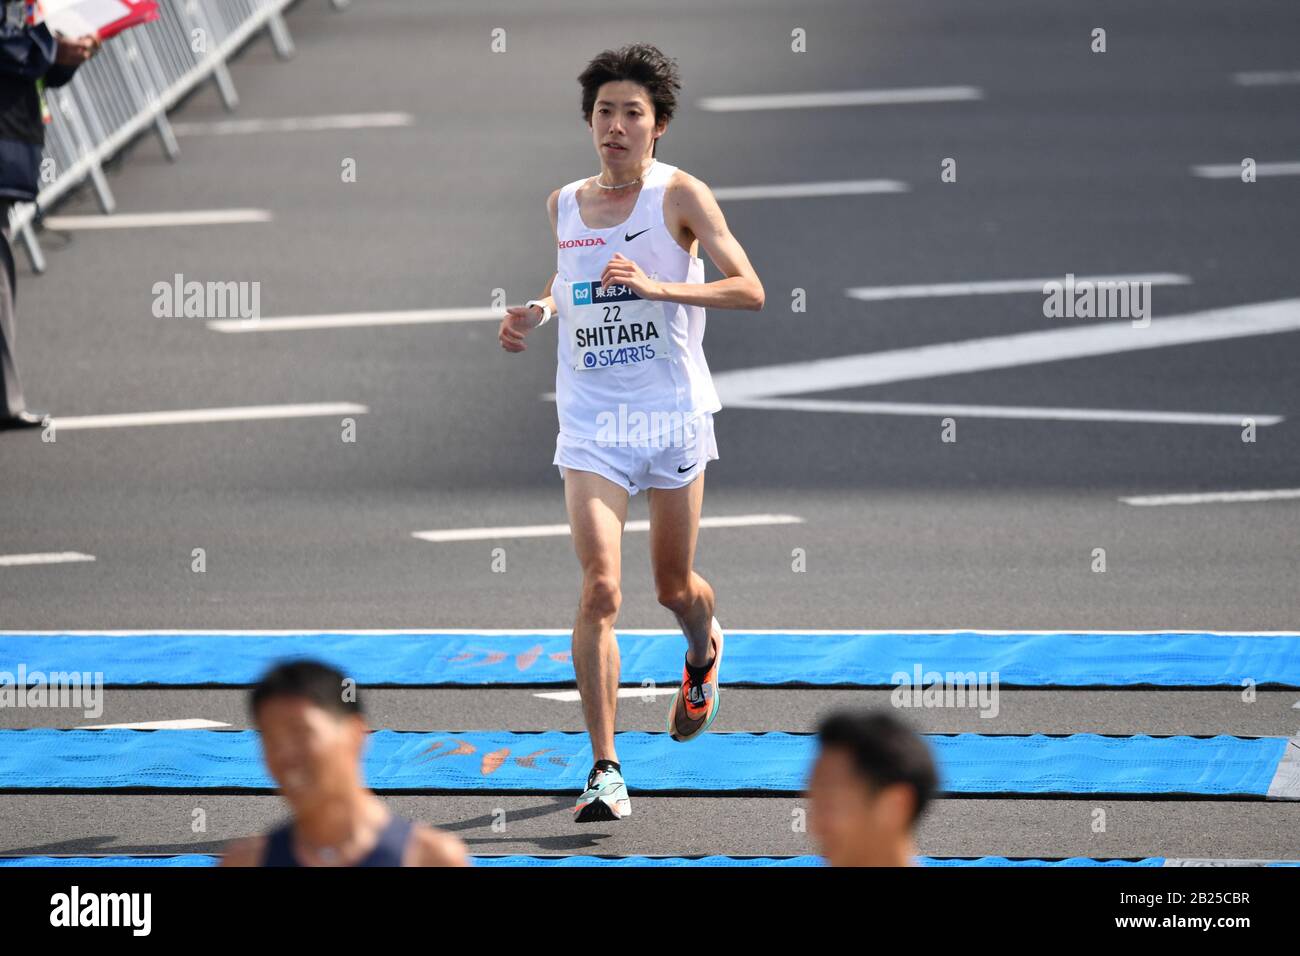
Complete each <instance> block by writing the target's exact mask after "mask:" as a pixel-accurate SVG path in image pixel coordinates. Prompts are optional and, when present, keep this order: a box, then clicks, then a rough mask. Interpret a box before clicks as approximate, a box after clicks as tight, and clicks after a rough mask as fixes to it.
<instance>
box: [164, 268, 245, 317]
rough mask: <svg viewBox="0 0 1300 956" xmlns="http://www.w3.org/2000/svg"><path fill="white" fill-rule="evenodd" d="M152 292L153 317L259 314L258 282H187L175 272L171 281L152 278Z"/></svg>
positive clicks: (243, 315) (242, 315)
mask: <svg viewBox="0 0 1300 956" xmlns="http://www.w3.org/2000/svg"><path fill="white" fill-rule="evenodd" d="M153 296H154V298H153V314H154V318H156V319H226V318H230V319H257V318H260V317H261V314H262V283H260V282H197V281H190V282H186V281H185V276H184V275H182V274H181V273H179V272H178V273H176V275H175V276H173V278H172V281H171V282H155V283H154V284H153Z"/></svg>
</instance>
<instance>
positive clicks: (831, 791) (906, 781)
mask: <svg viewBox="0 0 1300 956" xmlns="http://www.w3.org/2000/svg"><path fill="white" fill-rule="evenodd" d="M818 739H819V743H820V745H821V746H820V750H819V753H818V755H817V760H816V762H815V763H814V765H813V771H812V776H811V779H810V781H809V786H808V803H809V808H808V809H809V831H810V832H811V834H812V836H813V839H814V840H815V841H816V842H817V844H818V847H819V850H820V852H821V854H822V855H823V856H824V857H825V858H826V859H827V861H828V862H829V863H830V864H831V865H832V866H910V865H912V863H913V857H914V856H915V855H916V842H915V839H914V837H913V829H914V827H915V825H916V821H917V820H918V819H919V818H920V816H921V813H922V812H923V811H924V810H925V807H926V805H927V804H928V803H929V802H930V800H931V798H932V797H933V796H934V794H935V792H936V791H937V790H938V774H937V773H936V771H935V766H934V760H933V758H932V757H931V755H930V748H929V746H928V745H927V744H926V742H925V741H924V740H923V739H922V738H921V737H920V736H919V735H918V734H916V733H915V732H914V731H913V730H912V729H911V728H909V727H908V726H907V725H906V724H904V723H903V722H902V721H900V720H899V719H898V718H897V717H895V716H894V715H893V714H891V713H889V712H888V711H852V712H839V713H835V714H832V715H831V716H830V717H828V718H827V719H826V720H824V721H823V722H822V724H821V726H820V727H819V728H818Z"/></svg>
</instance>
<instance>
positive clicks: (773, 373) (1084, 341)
mask: <svg viewBox="0 0 1300 956" xmlns="http://www.w3.org/2000/svg"><path fill="white" fill-rule="evenodd" d="M1297 330H1300V299H1281V300H1278V301H1276V302H1261V303H1257V304H1255V305H1239V306H1230V307H1228V308H1226V309H1211V310H1209V311H1207V312H1193V313H1189V314H1187V315H1181V316H1168V317H1165V318H1161V317H1156V318H1154V319H1152V320H1151V324H1150V325H1149V326H1147V327H1145V328H1134V327H1133V323H1132V322H1131V321H1130V320H1127V319H1125V320H1120V321H1116V322H1099V323H1095V324H1086V325H1074V326H1069V327H1067V328H1063V329H1048V330H1045V331H1040V332H1021V333H1016V334H1013V335H994V336H990V337H988V338H980V339H965V340H963V341H958V342H940V343H937V344H935V345H921V346H916V347H914V348H905V349H890V350H888V351H884V352H867V353H863V354H859V355H842V356H838V357H836V358H828V359H814V360H812V361H806V362H791V363H788V364H782V365H766V366H761V367H759V368H749V369H738V370H736V371H731V372H715V373H714V375H713V383H714V385H715V386H716V387H717V389H718V392H719V394H720V395H721V397H722V401H723V402H724V403H726V402H728V401H731V402H738V401H741V400H743V399H750V398H772V397H774V396H777V395H800V394H803V393H806V392H828V391H831V390H833V389H839V388H860V387H862V386H865V385H881V384H884V383H887V382H906V381H913V380H916V379H923V378H934V377H938V376H942V375H957V374H962V373H967V372H983V371H989V370H992V369H1004V368H1016V367H1018V366H1023V365H1037V364H1039V363H1041V362H1059V361H1063V360H1065V359H1076V358H1087V357H1092V356H1098V355H1115V354H1119V353H1122V352H1130V351H1137V350H1140V349H1154V348H1164V347H1167V346H1173V345H1190V344H1192V343H1196V342H1214V341H1220V340H1223V339H1234V338H1240V337H1244V336H1251V335H1271V334H1274V333H1278V332H1294V331H1297Z"/></svg>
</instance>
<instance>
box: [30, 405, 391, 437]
mask: <svg viewBox="0 0 1300 956" xmlns="http://www.w3.org/2000/svg"><path fill="white" fill-rule="evenodd" d="M368 411H370V409H369V408H368V407H367V406H365V405H358V404H356V403H355V402H311V403H307V404H300V405H236V406H232V407H229V408H180V409H175V410H173V411H166V412H126V413H122V414H116V415H70V416H67V417H58V418H52V419H50V421H51V424H53V426H54V430H55V433H56V434H57V433H58V432H61V431H73V430H77V429H83V428H129V427H133V426H136V425H193V424H198V423H202V422H237V421H253V420H260V419H270V418H314V417H316V416H332V415H364V414H366V412H368Z"/></svg>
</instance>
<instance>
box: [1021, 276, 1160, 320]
mask: <svg viewBox="0 0 1300 956" xmlns="http://www.w3.org/2000/svg"><path fill="white" fill-rule="evenodd" d="M1043 296H1044V299H1043V315H1044V316H1045V317H1047V318H1049V319H1060V318H1066V319H1073V318H1080V319H1094V318H1095V319H1132V320H1133V327H1134V328H1145V327H1146V326H1148V325H1150V324H1151V283H1150V282H1149V281H1147V282H1131V281H1129V280H1127V279H1118V280H1113V281H1108V280H1104V279H1099V280H1096V281H1093V280H1089V279H1081V280H1079V281H1078V282H1075V281H1074V273H1073V272H1067V273H1066V274H1065V281H1064V282H1048V283H1047V284H1045V285H1044V286H1043Z"/></svg>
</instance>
